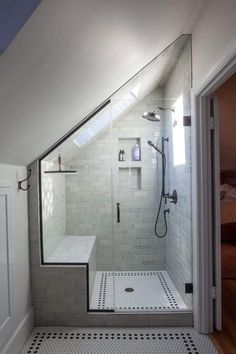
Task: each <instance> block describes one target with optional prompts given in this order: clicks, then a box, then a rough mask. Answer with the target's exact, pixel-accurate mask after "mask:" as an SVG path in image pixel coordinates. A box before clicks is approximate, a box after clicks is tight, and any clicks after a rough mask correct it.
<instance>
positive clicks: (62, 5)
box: [0, 0, 202, 165]
mask: <svg viewBox="0 0 236 354" xmlns="http://www.w3.org/2000/svg"><path fill="white" fill-rule="evenodd" d="M200 3H202V2H201V1H199V0H178V6H177V2H176V0H165V1H163V0H146V1H141V0H125V1H123V0H121V1H117V0H86V1H84V0H66V1H64V0H43V1H42V2H41V3H40V5H39V6H38V8H37V9H36V10H35V12H34V13H33V15H32V16H31V18H30V19H29V20H28V22H27V23H26V24H25V26H24V27H23V28H22V29H21V31H20V32H19V33H18V34H17V36H16V37H15V39H14V41H13V42H12V43H11V45H10V46H9V47H8V49H7V50H6V51H5V52H4V53H3V54H2V55H1V56H0V77H1V80H0V163H9V164H19V165H27V164H29V163H30V162H32V161H33V160H34V159H35V158H37V157H38V156H39V155H41V154H42V153H43V152H44V151H45V150H47V149H48V148H49V147H50V146H51V145H52V144H54V143H55V142H56V141H57V140H58V139H59V138H60V137H61V136H63V135H64V134H65V133H66V132H67V131H69V130H70V129H71V128H72V127H73V126H75V125H76V124H77V123H78V122H79V121H80V120H81V119H82V118H83V117H84V116H85V115H87V114H88V113H89V112H91V111H92V110H93V109H94V108H95V107H96V106H98V105H99V104H100V103H101V102H102V101H104V100H105V99H106V98H107V97H109V96H110V95H111V94H112V93H113V92H114V91H116V90H117V89H118V88H119V87H120V86H121V85H122V84H124V82H126V81H127V80H128V79H129V78H130V77H131V76H133V75H134V74H135V73H136V72H137V71H138V70H140V69H141V68H142V67H143V66H144V65H146V64H147V63H148V62H149V61H150V60H151V59H152V58H153V57H154V56H156V55H157V54H158V53H160V52H161V51H162V50H164V49H165V48H166V47H167V46H168V45H169V44H170V43H171V42H173V41H174V40H175V39H176V38H177V37H178V36H179V35H181V34H182V33H184V32H186V31H187V32H189V31H191V26H192V24H193V23H194V21H195V20H196V18H197V17H198V15H199V13H200V11H201V7H200V5H199V4H200Z"/></svg>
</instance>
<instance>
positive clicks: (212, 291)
mask: <svg viewBox="0 0 236 354" xmlns="http://www.w3.org/2000/svg"><path fill="white" fill-rule="evenodd" d="M211 299H216V286H212V287H211Z"/></svg>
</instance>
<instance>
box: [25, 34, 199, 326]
mask: <svg viewBox="0 0 236 354" xmlns="http://www.w3.org/2000/svg"><path fill="white" fill-rule="evenodd" d="M190 54H191V42H190V41H189V39H188V37H185V38H183V39H180V40H178V41H177V42H176V43H175V44H174V46H173V47H172V46H170V48H168V49H167V51H166V52H163V54H161V56H160V57H158V58H156V59H155V60H154V61H153V62H152V63H150V64H149V65H148V66H147V67H146V68H144V69H143V70H142V71H141V72H140V73H138V74H137V75H136V76H135V77H134V78H132V79H131V80H130V81H129V82H128V83H127V84H126V85H124V86H123V87H122V88H121V89H120V90H118V91H117V92H116V93H115V94H114V95H113V96H112V97H110V98H109V99H108V100H107V101H106V102H104V103H103V104H102V105H101V106H100V107H98V109H97V110H95V111H94V112H93V113H92V114H91V115H89V116H87V117H86V118H85V119H84V120H82V121H81V122H80V123H79V124H78V126H77V127H75V129H73V130H72V131H70V133H69V134H68V135H67V136H66V137H65V138H64V139H63V140H61V141H60V142H58V143H57V144H56V145H55V146H53V147H52V148H51V149H49V150H48V151H47V152H46V153H45V154H44V155H43V156H41V158H40V159H39V192H40V218H41V220H40V222H41V224H40V225H41V228H40V232H41V240H40V242H41V264H43V265H44V267H42V268H43V271H44V272H46V271H47V266H50V267H48V269H49V272H51V273H50V274H54V273H53V272H54V271H55V272H59V271H60V270H61V271H62V274H64V272H65V270H64V268H65V269H66V270H67V271H68V269H69V272H70V277H69V279H70V281H71V279H74V281H76V279H78V278H77V276H79V277H80V278H79V279H80V280H79V281H80V283H79V284H80V285H78V288H80V287H83V286H85V285H84V284H87V285H86V286H87V289H83V293H86V294H87V298H86V302H87V310H88V311H94V312H99V311H101V312H102V311H103V312H104V311H108V312H120V313H122V314H124V313H127V312H131V313H132V314H135V313H136V312H138V313H139V312H140V311H142V312H145V313H148V314H153V313H154V314H155V313H156V312H168V313H169V312H171V311H175V312H178V311H181V313H185V312H189V311H191V309H192V294H191V293H189V292H188V289H190V288H191V286H188V284H191V283H192V243H191V199H190V198H191V155H190V151H191V134H190V129H191V127H189V126H188V127H185V126H184V125H183V116H184V115H189V109H190V103H189V90H190V82H191V81H190V80H191V65H190V64H191V61H190V59H191V55H190ZM173 58H175V59H176V60H174V59H173ZM179 62H180V63H181V65H179V64H178V63H179ZM143 112H144V113H143ZM143 118H146V119H143ZM157 121H158V123H155V122H157ZM183 140H184V143H185V145H183V144H182V142H183ZM182 145H183V146H184V148H182ZM180 146H181V148H182V150H181V151H180V150H179V147H180ZM180 153H181V154H182V155H183V154H184V158H182V155H181V156H180V157H181V158H179V159H175V157H176V156H177V157H179V155H178V154H180ZM58 161H60V164H59V163H58ZM58 171H60V173H57V172H58ZM64 171H70V172H71V171H75V172H76V173H67V174H65V173H62V172H64ZM172 191H173V192H172ZM176 191H178V196H177V192H176ZM34 215H37V212H35V213H34ZM156 236H158V237H156ZM33 246H35V242H32V247H33ZM33 252H34V254H37V252H38V251H37V250H33ZM38 253H39V252H38ZM36 266H37V265H36V264H33V267H36ZM53 266H56V267H57V266H60V268H56V267H55V270H54V268H53ZM68 266H70V267H68ZM67 267H68V268H67ZM81 267H82V268H81ZM76 272H78V274H77V273H76ZM83 272H86V275H85V274H84V273H83ZM34 274H36V272H34ZM58 274H59V273H58ZM58 277H59V275H58ZM55 279H57V278H55ZM62 279H64V278H63V277H59V282H61V281H62ZM49 280H50V276H49V275H48V276H47V277H45V278H43V277H42V282H44V281H45V282H46V281H48V283H47V284H44V285H43V286H44V288H48V289H50V286H51V283H50V281H49ZM65 282H66V284H67V285H65V288H63V285H62V284H61V283H60V287H59V288H58V293H59V294H60V291H62V290H61V289H68V288H69V285H68V284H69V280H68V279H67V278H66V277H65ZM72 283H73V281H72ZM81 284H82V285H81ZM53 286H54V288H53V289H52V291H49V293H50V296H51V294H54V293H56V292H57V291H56V289H57V288H56V287H57V282H56V280H54V281H53ZM58 286H59V285H58ZM81 289H82V288H81ZM37 291H38V292H40V291H41V289H37ZM63 291H64V290H63ZM67 291H69V290H67ZM76 291H77V290H76ZM81 291H82V290H81ZM70 295H71V294H70ZM42 296H43V295H42ZM36 298H37V299H39V303H40V301H41V298H40V296H38V295H37V296H36ZM78 298H80V296H79V295H78V294H74V296H72V295H71V297H70V299H72V300H73V301H75V303H73V305H71V304H70V306H67V309H68V308H69V309H70V311H71V313H72V315H71V316H72V317H73V313H74V312H73V311H75V306H76V299H78ZM72 300H71V301H72ZM43 301H44V299H43ZM45 301H46V300H45ZM78 301H79V300H78ZM55 306H56V305H55ZM55 306H54V307H53V311H54V312H56V311H57V309H56V308H55ZM78 306H79V305H78ZM72 310H73V311H72ZM61 311H64V307H63V306H61V307H60V306H59V313H61ZM83 311H84V312H83ZM83 311H82V310H81V314H82V315H81V316H80V317H81V318H84V317H85V316H86V315H85V312H86V311H85V310H83ZM66 316H68V314H66ZM86 321H89V318H88V319H86ZM97 321H101V317H100V318H99V319H98V320H97ZM63 323H64V322H63ZM86 323H88V322H86Z"/></svg>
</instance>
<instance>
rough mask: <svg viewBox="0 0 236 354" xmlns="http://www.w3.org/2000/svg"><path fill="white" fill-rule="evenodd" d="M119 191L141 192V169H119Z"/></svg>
mask: <svg viewBox="0 0 236 354" xmlns="http://www.w3.org/2000/svg"><path fill="white" fill-rule="evenodd" d="M119 190H120V191H122V190H123V191H130V190H135V191H136V190H141V167H119Z"/></svg>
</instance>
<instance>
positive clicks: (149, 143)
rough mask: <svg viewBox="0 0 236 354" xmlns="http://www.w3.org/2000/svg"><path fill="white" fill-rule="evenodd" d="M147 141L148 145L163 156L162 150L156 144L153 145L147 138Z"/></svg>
mask: <svg viewBox="0 0 236 354" xmlns="http://www.w3.org/2000/svg"><path fill="white" fill-rule="evenodd" d="M147 143H148V145H150V146H151V147H153V148H154V149H155V150H156V151H157V152H159V154H161V156H162V157H165V154H163V152H162V151H161V150H160V149H159V148H158V147H157V146H155V145H154V144H153V142H152V141H151V140H148V141H147Z"/></svg>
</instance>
